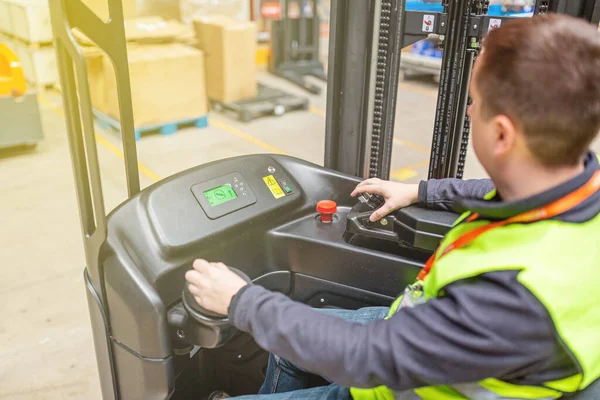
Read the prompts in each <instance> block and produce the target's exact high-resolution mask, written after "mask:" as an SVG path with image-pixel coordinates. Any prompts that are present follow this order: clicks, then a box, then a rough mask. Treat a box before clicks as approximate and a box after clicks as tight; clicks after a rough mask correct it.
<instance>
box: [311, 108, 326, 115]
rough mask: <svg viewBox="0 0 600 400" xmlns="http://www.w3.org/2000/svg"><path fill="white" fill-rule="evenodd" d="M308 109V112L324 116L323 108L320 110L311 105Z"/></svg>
mask: <svg viewBox="0 0 600 400" xmlns="http://www.w3.org/2000/svg"><path fill="white" fill-rule="evenodd" d="M309 110H310V112H311V113H313V114H317V115H320V116H321V117H324V116H325V110H321V109H320V108H317V107H311V108H310V109H309Z"/></svg>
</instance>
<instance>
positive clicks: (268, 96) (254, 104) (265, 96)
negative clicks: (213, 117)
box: [210, 83, 309, 122]
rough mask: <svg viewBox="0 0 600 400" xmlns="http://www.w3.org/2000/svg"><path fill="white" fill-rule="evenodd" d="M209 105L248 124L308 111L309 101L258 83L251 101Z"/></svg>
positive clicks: (219, 102) (213, 101) (212, 103)
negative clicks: (261, 118)
mask: <svg viewBox="0 0 600 400" xmlns="http://www.w3.org/2000/svg"><path fill="white" fill-rule="evenodd" d="M210 104H211V107H212V109H214V110H215V111H218V112H221V111H229V112H231V113H233V114H234V115H236V116H237V118H238V120H240V121H242V122H250V121H252V120H253V119H256V118H260V117H267V116H281V115H283V114H286V113H288V112H290V111H296V110H308V106H309V100H308V98H306V97H298V96H295V95H292V94H290V93H287V92H284V91H282V90H279V89H275V88H272V87H269V86H265V85H263V84H260V83H259V84H258V94H257V96H256V97H255V98H253V99H249V100H241V101H236V102H233V103H224V102H221V101H217V100H210Z"/></svg>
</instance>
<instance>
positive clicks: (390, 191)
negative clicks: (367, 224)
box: [351, 178, 419, 222]
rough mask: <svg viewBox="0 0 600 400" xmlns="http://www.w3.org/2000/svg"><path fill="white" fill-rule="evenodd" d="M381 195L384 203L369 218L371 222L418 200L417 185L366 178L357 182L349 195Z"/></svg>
mask: <svg viewBox="0 0 600 400" xmlns="http://www.w3.org/2000/svg"><path fill="white" fill-rule="evenodd" d="M365 192H366V193H371V194H378V195H381V196H382V197H383V198H384V200H385V203H384V204H383V206H381V207H380V208H379V209H377V210H375V212H374V213H373V214H372V215H371V217H370V218H369V219H370V220H371V221H372V222H376V221H379V220H380V219H381V218H383V217H385V216H386V215H388V214H389V213H391V212H393V211H396V210H398V209H400V208H403V207H407V206H409V205H411V204H414V203H417V202H418V201H419V185H418V184H406V183H398V182H390V181H384V180H381V179H379V178H371V179H367V180H366V181H363V182H361V183H359V184H358V186H357V187H356V189H354V191H353V192H352V194H351V196H352V197H356V196H358V195H359V194H361V193H365Z"/></svg>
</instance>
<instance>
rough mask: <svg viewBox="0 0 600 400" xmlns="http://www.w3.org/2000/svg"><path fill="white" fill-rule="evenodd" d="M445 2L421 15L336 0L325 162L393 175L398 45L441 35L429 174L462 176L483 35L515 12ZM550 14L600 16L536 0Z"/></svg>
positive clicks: (400, 4) (568, 2)
mask: <svg viewBox="0 0 600 400" xmlns="http://www.w3.org/2000/svg"><path fill="white" fill-rule="evenodd" d="M441 2H442V5H443V7H444V8H443V12H422V11H405V1H404V0H361V1H349V0H332V4H331V13H332V16H331V27H330V32H331V35H332V40H330V47H329V74H328V76H329V81H328V93H327V117H326V118H327V127H326V146H325V166H326V167H328V168H331V169H335V170H338V171H341V172H345V173H348V174H351V175H355V176H360V177H363V178H369V177H378V178H382V179H388V178H389V173H390V161H391V155H392V142H393V136H394V125H395V120H394V119H395V109H396V95H397V91H398V76H399V68H400V58H401V51H400V50H401V49H402V48H403V47H406V46H408V45H410V44H412V43H415V42H416V41H418V40H422V39H425V38H427V37H429V36H430V35H437V36H438V38H439V45H440V47H441V48H443V50H444V56H443V59H442V66H441V71H440V84H439V91H438V98H437V109H436V113H435V125H434V131H433V139H432V144H431V155H430V164H429V178H437V179H440V178H449V177H457V178H462V176H463V173H464V168H465V158H466V154H467V148H468V143H469V134H470V126H471V124H470V120H469V118H468V116H467V115H466V111H467V106H468V104H469V93H468V87H469V82H470V77H471V71H472V68H473V63H474V61H475V59H476V57H477V54H478V53H479V49H480V46H481V41H482V39H483V38H484V36H485V35H486V34H487V33H488V32H489V31H490V30H491V29H494V28H496V27H499V26H500V25H501V24H502V23H505V22H507V21H508V20H510V19H512V18H514V17H508V16H493V17H492V16H489V15H487V11H488V6H489V1H488V0H441ZM547 12H556V13H562V14H568V15H571V16H574V17H579V18H584V19H586V20H588V21H590V22H591V23H593V24H596V25H597V24H598V22H599V21H600V3H597V2H596V1H595V0H536V2H535V7H534V14H544V13H547ZM357 27H360V29H357Z"/></svg>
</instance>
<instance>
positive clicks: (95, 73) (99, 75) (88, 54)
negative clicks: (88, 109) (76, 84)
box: [82, 47, 114, 113]
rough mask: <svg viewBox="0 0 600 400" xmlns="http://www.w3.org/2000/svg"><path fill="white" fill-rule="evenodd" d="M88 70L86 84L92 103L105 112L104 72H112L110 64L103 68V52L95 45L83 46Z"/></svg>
mask: <svg viewBox="0 0 600 400" xmlns="http://www.w3.org/2000/svg"><path fill="white" fill-rule="evenodd" d="M82 51H83V54H84V56H85V60H86V64H87V72H88V84H89V87H90V98H91V100H92V105H93V106H94V108H96V109H98V110H99V111H102V112H104V113H105V112H106V95H105V90H104V89H105V84H104V76H105V74H114V72H113V68H112V66H110V67H109V68H110V69H109V70H107V71H105V70H104V58H105V55H104V52H103V51H102V50H100V49H98V48H96V47H83V48H82Z"/></svg>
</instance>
